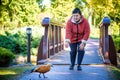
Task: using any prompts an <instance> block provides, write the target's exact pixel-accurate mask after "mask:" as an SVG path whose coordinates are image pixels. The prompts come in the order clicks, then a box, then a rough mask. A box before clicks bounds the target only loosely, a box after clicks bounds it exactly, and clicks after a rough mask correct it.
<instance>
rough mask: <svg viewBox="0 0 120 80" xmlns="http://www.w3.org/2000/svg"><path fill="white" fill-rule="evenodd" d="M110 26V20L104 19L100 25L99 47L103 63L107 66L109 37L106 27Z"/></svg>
mask: <svg viewBox="0 0 120 80" xmlns="http://www.w3.org/2000/svg"><path fill="white" fill-rule="evenodd" d="M109 25H110V18H108V17H104V18H103V20H102V22H101V23H100V47H101V52H102V55H103V60H104V63H107V64H109V63H110V60H109V36H108V26H109Z"/></svg>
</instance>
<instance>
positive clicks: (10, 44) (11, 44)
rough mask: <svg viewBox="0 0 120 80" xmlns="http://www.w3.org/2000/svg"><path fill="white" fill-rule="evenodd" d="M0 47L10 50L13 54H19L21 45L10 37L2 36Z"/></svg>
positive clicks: (0, 36) (0, 37)
mask: <svg viewBox="0 0 120 80" xmlns="http://www.w3.org/2000/svg"><path fill="white" fill-rule="evenodd" d="M12 38H13V37H12ZM0 46H1V47H4V48H7V49H10V50H11V51H12V52H13V53H19V45H18V44H17V43H16V42H15V41H14V39H11V38H10V37H9V36H3V35H0Z"/></svg>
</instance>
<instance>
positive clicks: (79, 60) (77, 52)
mask: <svg viewBox="0 0 120 80" xmlns="http://www.w3.org/2000/svg"><path fill="white" fill-rule="evenodd" d="M80 44H81V42H78V43H72V44H71V43H70V49H71V51H70V61H71V66H73V67H74V65H75V60H76V55H77V64H78V65H81V63H82V60H83V56H84V53H85V51H84V50H80V48H79V46H80Z"/></svg>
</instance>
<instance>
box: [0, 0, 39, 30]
mask: <svg viewBox="0 0 120 80" xmlns="http://www.w3.org/2000/svg"><path fill="white" fill-rule="evenodd" d="M0 11H1V12H0V28H3V29H14V28H17V27H22V26H26V25H36V24H39V22H38V14H39V12H40V8H39V6H38V3H37V2H36V0H28V1H26V0H2V1H1V5H0Z"/></svg>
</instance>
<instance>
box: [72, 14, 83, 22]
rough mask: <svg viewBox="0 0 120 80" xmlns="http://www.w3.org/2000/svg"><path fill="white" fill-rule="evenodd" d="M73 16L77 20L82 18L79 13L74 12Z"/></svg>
mask: <svg viewBox="0 0 120 80" xmlns="http://www.w3.org/2000/svg"><path fill="white" fill-rule="evenodd" d="M72 17H73V19H74V21H75V22H77V21H79V20H80V18H81V15H80V14H79V13H74V14H72Z"/></svg>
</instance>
